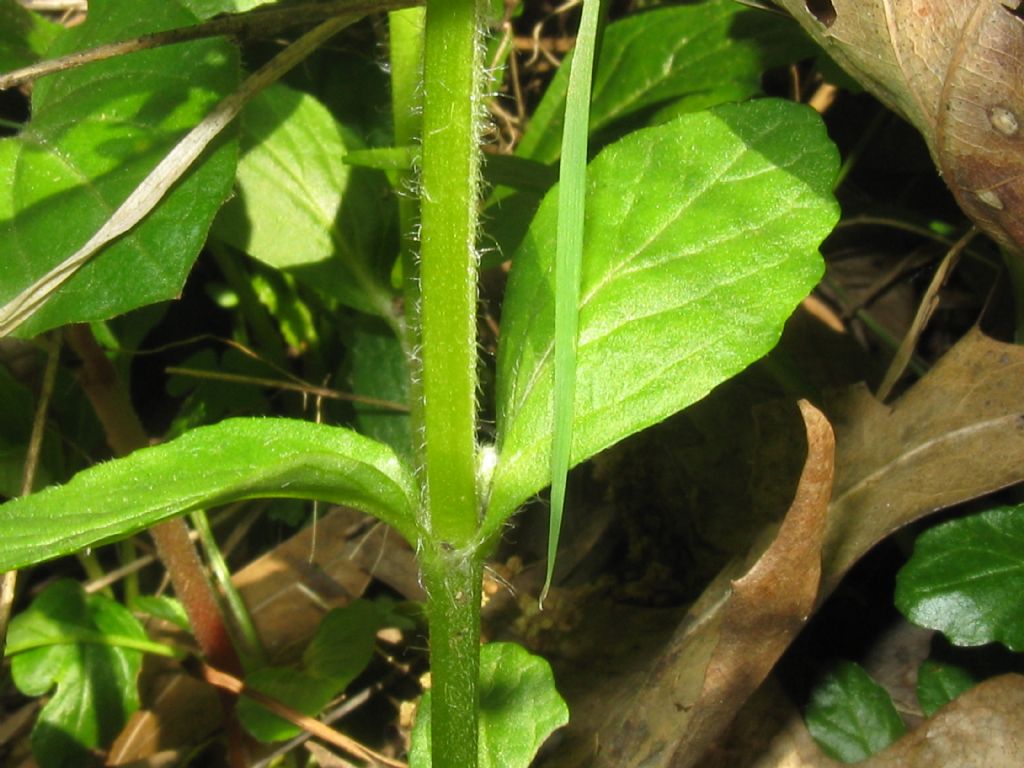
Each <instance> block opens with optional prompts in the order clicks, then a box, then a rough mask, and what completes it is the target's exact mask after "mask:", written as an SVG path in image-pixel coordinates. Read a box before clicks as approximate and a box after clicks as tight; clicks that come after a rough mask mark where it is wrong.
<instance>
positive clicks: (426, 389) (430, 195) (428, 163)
mask: <svg viewBox="0 0 1024 768" xmlns="http://www.w3.org/2000/svg"><path fill="white" fill-rule="evenodd" d="M477 5H478V2H477V0H431V2H430V3H428V4H427V13H426V22H425V37H424V66H423V68H424V75H423V79H424V85H423V152H422V158H423V159H422V173H421V176H420V189H421V194H420V220H421V230H420V231H421V244H420V293H421V300H420V332H421V339H422V346H421V362H422V381H423V401H424V406H425V407H424V418H423V445H424V454H423V455H424V472H423V480H424V481H425V485H426V512H427V519H425V520H424V519H421V521H420V522H421V525H422V526H423V527H425V528H426V529H427V530H429V531H430V532H431V536H432V538H433V542H434V544H437V545H440V544H448V545H450V546H451V547H452V548H454V549H461V548H464V547H465V546H467V545H468V544H470V542H472V541H474V540H475V538H476V536H477V528H478V516H479V509H478V508H477V498H476V362H477V361H476V298H477V251H476V230H477V204H478V191H479V177H480V167H479V166H480V152H479V147H478V136H479V131H478V125H477V124H478V121H479V120H480V119H481V118H480V93H479V90H480V81H481V79H482V72H481V62H480V48H481V43H480V35H481V29H480V23H479V19H480V14H479V12H478V7H477Z"/></svg>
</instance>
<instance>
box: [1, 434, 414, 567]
mask: <svg viewBox="0 0 1024 768" xmlns="http://www.w3.org/2000/svg"><path fill="white" fill-rule="evenodd" d="M261 497H267V498H298V499H319V500H321V501H327V502H331V503H334V504H345V505H348V506H352V507H355V508H357V509H360V510H362V511H364V512H367V513H369V514H371V515H375V516H376V517H378V518H379V519H381V520H383V521H384V522H386V523H390V524H391V525H393V526H394V527H395V528H397V529H398V530H399V532H400V533H402V534H403V535H405V536H406V538H408V539H409V540H411V541H415V540H416V526H415V522H414V510H415V509H416V506H415V505H416V502H417V501H418V494H417V493H416V491H415V481H414V480H413V478H412V476H411V473H410V472H409V470H408V469H406V467H405V465H404V464H403V463H402V462H401V461H400V460H399V459H398V458H397V457H396V456H395V454H394V452H392V450H391V449H390V448H388V447H387V446H384V445H381V444H380V443H378V442H376V441H374V440H371V439H369V438H367V437H363V436H362V435H359V434H356V433H355V432H352V431H350V430H347V429H342V428H341V427H329V426H325V425H322V424H314V423H311V422H307V421H295V420H291V419H269V418H268V419H230V420H228V421H223V422H221V423H219V424H215V425H213V426H210V427H201V428H199V429H195V430H192V431H191V432H188V433H187V434H185V435H183V436H181V437H179V438H178V439H176V440H172V441H171V442H169V443H165V444H163V445H158V446H154V447H152V448H143V449H141V450H139V451H136V452H135V453H133V454H131V455H130V456H127V457H125V458H123V459H117V460H114V461H109V462H107V463H105V464H100V465H98V466H95V467H92V468H91V469H87V470H85V471H83V472H80V473H78V474H77V475H75V477H73V478H72V479H71V481H70V482H69V483H67V485H62V486H54V487H51V488H47V489H46V490H44V491H40V492H39V493H35V494H33V495H31V496H26V497H23V498H20V499H15V500H13V501H9V502H7V503H6V504H4V505H2V506H0V569H3V570H7V569H10V568H20V567H22V566H25V565H30V564H32V563H37V562H40V561H43V560H48V559H51V558H54V557H58V556H60V555H66V554H69V553H71V552H75V551H76V550H79V549H82V548H83V547H88V546H92V545H96V544H101V543H106V542H109V541H112V540H115V539H118V538H122V537H124V536H127V535H129V534H131V533H135V532H136V531H139V530H141V529H143V528H147V527H149V526H151V525H153V524H155V523H158V522H160V521H162V520H166V519H167V518H169V517H173V516H175V515H179V514H182V513H184V512H188V511H190V510H193V509H203V508H206V507H212V506H217V505H220V504H227V503H230V502H233V501H238V500H240V499H251V498H261Z"/></svg>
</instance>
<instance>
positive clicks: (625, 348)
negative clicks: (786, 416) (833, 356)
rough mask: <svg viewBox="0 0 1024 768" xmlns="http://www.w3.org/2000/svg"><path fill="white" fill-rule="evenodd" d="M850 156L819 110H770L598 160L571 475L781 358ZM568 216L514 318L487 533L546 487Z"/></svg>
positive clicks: (727, 111)
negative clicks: (558, 263)
mask: <svg viewBox="0 0 1024 768" xmlns="http://www.w3.org/2000/svg"><path fill="white" fill-rule="evenodd" d="M836 159H837V158H836V152H835V148H834V147H833V145H832V144H831V142H830V141H829V140H828V138H827V137H826V135H825V131H824V129H823V127H822V124H821V122H820V120H819V119H818V117H817V116H816V115H815V114H814V113H813V112H812V111H810V110H808V109H806V108H805V107H801V106H798V105H794V104H791V103H788V102H780V101H760V102H751V103H748V104H742V105H726V106H723V107H719V108H717V109H715V110H712V111H710V112H705V113H697V114H693V115H687V116H684V117H681V118H679V119H678V120H675V121H673V122H671V123H667V124H665V125H663V126H658V127H656V128H648V129H645V130H642V131H638V132H636V133H634V134H631V135H630V136H629V137H627V138H626V139H623V140H622V141H620V142H618V143H617V144H614V145H612V146H611V147H609V148H608V149H606V150H605V151H604V152H602V153H601V154H600V155H599V156H598V157H597V158H596V159H595V160H594V161H593V162H592V163H591V164H590V169H589V172H588V199H587V221H586V231H585V235H584V264H583V290H582V299H581V303H580V330H579V353H578V362H577V366H578V371H577V382H578V383H577V390H576V406H575V413H576V417H575V433H574V439H573V450H572V461H573V463H578V462H580V461H583V460H584V459H586V458H587V457H589V456H592V455H593V454H594V453H596V452H597V451H600V450H602V449H603V448H606V447H608V446H609V445H612V444H613V443H615V442H616V441H618V440H620V439H622V438H623V437H625V436H627V435H629V434H632V433H633V432H636V431H638V430H640V429H642V428H644V427H646V426H649V425H651V424H654V423H656V422H658V421H660V420H662V419H664V418H666V417H667V416H669V415H670V414H672V413H675V412H676V411H679V410H681V409H682V408H685V407H686V406H688V405H690V404H692V403H694V402H696V401H697V400H698V399H700V398H701V397H703V396H704V395H706V394H707V393H708V392H709V391H710V390H711V388H712V387H714V386H716V385H717V384H719V383H720V382H722V381H724V380H725V379H727V378H729V377H730V376H732V375H734V374H736V373H738V372H739V371H741V370H743V368H745V367H746V366H747V365H749V364H750V363H752V362H753V361H754V360H756V359H757V358H759V357H761V356H762V355H764V354H765V353H766V352H768V351H769V350H770V349H771V348H772V346H774V344H775V342H776V341H777V340H778V337H779V334H780V333H781V331H782V325H783V322H784V321H785V319H786V318H787V317H788V315H789V314H790V313H791V312H792V311H793V309H794V308H795V307H796V305H797V304H798V303H799V301H800V300H801V299H802V298H803V297H804V296H806V295H807V293H808V292H809V291H810V290H811V288H812V287H813V286H814V284H815V283H816V282H817V280H818V278H819V277H820V276H821V272H822V262H821V257H820V256H819V255H818V253H817V246H818V244H819V243H820V242H821V240H822V239H823V238H824V237H825V235H827V234H828V232H829V231H830V229H831V228H832V226H833V224H834V223H835V221H836V218H837V215H838V207H837V205H836V203H835V200H834V199H833V197H832V192H831V188H832V182H833V179H834V176H835V172H836ZM555 207H556V205H555V196H554V194H553V193H549V194H548V196H547V198H546V199H545V201H544V203H543V204H542V205H541V208H540V210H539V211H538V214H537V216H536V218H535V219H534V221H533V223H532V225H531V227H530V231H529V233H528V235H527V237H526V239H525V240H524V242H523V246H522V247H521V248H520V250H519V251H518V252H517V253H516V255H515V257H514V259H513V269H512V276H511V278H510V281H509V286H508V291H507V294H506V298H505V304H504V308H503V311H502V339H501V348H500V350H499V355H498V441H497V446H498V453H499V461H498V466H497V468H496V470H495V475H494V480H493V485H492V489H491V499H490V508H489V510H488V521H487V527H488V530H487V532H488V533H493V532H494V531H495V530H496V529H497V526H498V525H500V523H501V521H502V520H504V519H505V517H506V516H507V515H509V514H510V513H511V512H512V511H514V509H515V508H516V506H517V505H519V504H521V503H522V502H523V501H524V500H526V499H527V498H529V497H530V496H531V495H533V494H534V493H536V492H537V491H538V490H540V489H541V488H542V487H544V486H545V485H546V484H547V482H548V472H549V469H548V457H549V453H550V445H551V402H552V393H551V388H552V381H553V376H552V356H551V352H552V335H553V316H554V306H553V296H554V291H553V284H552V280H553V270H552V261H553V255H554V252H555V246H554V237H555V214H556V210H555Z"/></svg>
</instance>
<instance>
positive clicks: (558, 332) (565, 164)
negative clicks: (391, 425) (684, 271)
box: [540, 0, 601, 605]
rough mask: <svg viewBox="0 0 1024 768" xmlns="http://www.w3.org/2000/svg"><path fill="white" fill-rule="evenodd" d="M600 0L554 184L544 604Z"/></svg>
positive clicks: (573, 76) (574, 325) (584, 42)
mask: <svg viewBox="0 0 1024 768" xmlns="http://www.w3.org/2000/svg"><path fill="white" fill-rule="evenodd" d="M600 9H601V3H600V0H585V2H584V4H583V18H582V20H581V21H580V31H579V35H578V36H577V38H576V50H575V53H574V54H573V60H572V71H571V73H570V74H569V92H568V96H567V98H566V105H565V131H564V133H563V134H562V160H561V166H560V170H559V188H558V246H557V249H556V252H555V388H554V430H553V436H552V440H551V517H550V520H549V523H548V564H547V574H546V576H545V578H544V589H543V590H542V591H541V594H540V603H541V605H543V604H544V598H545V597H546V596H547V593H548V589H549V588H550V587H551V578H552V576H553V575H554V572H555V555H556V554H557V552H558V534H559V531H560V530H561V527H562V512H563V511H564V508H565V485H566V478H567V475H568V473H569V454H570V449H571V448H572V421H573V413H574V406H575V402H576V340H577V335H578V328H579V305H580V273H581V267H580V265H581V264H582V262H583V220H584V214H585V208H584V200H585V199H586V181H587V128H588V125H589V123H590V84H591V75H592V72H593V68H594V49H595V43H596V39H597V27H598V19H599V15H600Z"/></svg>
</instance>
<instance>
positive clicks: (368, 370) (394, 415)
mask: <svg viewBox="0 0 1024 768" xmlns="http://www.w3.org/2000/svg"><path fill="white" fill-rule="evenodd" d="M351 325H352V340H351V343H350V344H349V345H348V348H349V355H350V360H349V365H350V372H349V381H350V382H351V384H352V392H353V394H355V395H358V396H361V397H363V398H372V399H374V400H386V401H387V402H389V403H395V404H397V405H406V404H408V402H409V367H408V360H407V359H406V356H405V352H404V351H403V349H402V345H401V344H400V343H399V341H398V339H397V338H395V334H394V333H393V332H392V331H391V329H390V328H389V327H388V326H386V325H385V324H384V323H383V322H381V321H380V320H378V319H377V318H362V317H361V318H356V319H354V321H353V322H352V324H351ZM353 408H354V409H355V412H356V422H355V423H356V426H357V427H358V429H359V431H360V432H361V433H362V434H364V435H368V436H369V437H372V438H374V439H375V440H380V441H381V442H382V443H386V444H387V445H390V446H391V447H392V448H393V449H394V450H395V453H397V454H398V455H399V456H401V457H402V458H403V459H405V460H406V461H412V457H413V438H412V424H411V422H410V419H409V414H408V413H407V412H402V411H396V410H394V409H391V408H386V407H384V406H381V405H377V404H375V403H373V402H360V401H359V400H356V401H355V402H354V403H353Z"/></svg>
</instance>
